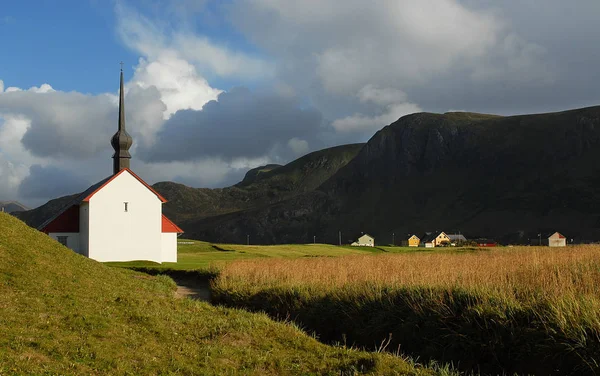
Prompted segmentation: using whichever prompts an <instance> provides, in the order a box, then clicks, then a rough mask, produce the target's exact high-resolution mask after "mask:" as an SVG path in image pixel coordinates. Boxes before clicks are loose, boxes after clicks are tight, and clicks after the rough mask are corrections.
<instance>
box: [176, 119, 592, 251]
mask: <svg viewBox="0 0 600 376" xmlns="http://www.w3.org/2000/svg"><path fill="white" fill-rule="evenodd" d="M275 171H276V170H275ZM597 187H600V107H590V108H584V109H578V110H571V111H565V112H558V113H548V114H536V115H522V116H508V117H501V116H494V115H485V114H475V113H463V112H452V113H446V114H432V113H418V114H412V115H408V116H405V117H402V118H401V119H399V120H398V121H396V122H395V123H393V124H391V125H389V126H386V127H384V128H383V129H382V130H380V131H379V132H377V133H376V134H375V135H374V136H373V137H372V138H371V139H370V140H369V142H368V143H367V144H366V145H365V146H364V147H363V148H362V149H361V150H360V152H359V153H358V154H357V155H356V157H355V158H354V159H353V160H352V161H351V162H350V163H348V164H347V165H345V166H344V167H342V168H341V169H340V170H339V171H337V172H336V173H335V174H334V175H333V176H332V177H331V178H329V179H328V180H327V181H325V182H324V183H323V184H322V185H320V186H319V187H318V188H317V189H315V190H313V191H311V192H307V193H305V194H303V195H300V196H295V197H293V198H290V199H286V200H283V201H279V202H277V203H273V204H269V205H266V206H264V207H255V208H251V209H248V210H244V211H241V212H237V213H229V214H224V215H220V216H217V217H211V218H205V219H199V220H196V221H194V222H193V223H187V224H186V227H187V229H188V230H187V231H188V233H187V236H192V237H196V238H200V239H206V240H210V241H221V242H229V241H238V242H240V241H244V240H245V235H246V234H247V235H250V237H251V239H254V241H255V242H257V243H288V242H289V243H296V242H309V241H311V240H312V237H313V236H317V239H320V241H322V242H329V243H337V242H338V231H342V240H343V241H344V242H346V241H348V240H350V239H351V238H348V237H349V236H350V235H352V236H353V235H354V234H360V232H368V233H369V234H371V235H374V236H375V237H376V242H377V243H379V244H387V243H391V241H392V233H394V234H395V238H396V239H397V240H398V239H404V238H405V237H407V235H408V234H415V233H416V234H421V233H422V232H424V231H427V230H429V231H435V230H444V231H446V232H454V231H461V233H465V234H467V235H468V236H470V237H478V236H485V237H493V238H496V239H497V240H500V241H504V242H513V243H528V242H529V241H530V240H529V239H532V238H535V239H537V234H538V233H544V234H545V233H547V232H550V231H553V230H557V231H560V232H562V233H563V234H565V235H566V236H567V237H568V238H569V239H571V238H574V239H577V240H578V241H585V240H600V197H599V196H597V195H596V194H595V192H596V189H597Z"/></svg>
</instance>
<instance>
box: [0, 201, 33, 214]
mask: <svg viewBox="0 0 600 376" xmlns="http://www.w3.org/2000/svg"><path fill="white" fill-rule="evenodd" d="M25 210H29V208H28V207H27V206H25V205H23V204H21V203H20V202H17V201H0V211H4V212H6V213H15V212H21V211H25Z"/></svg>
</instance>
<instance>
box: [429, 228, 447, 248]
mask: <svg viewBox="0 0 600 376" xmlns="http://www.w3.org/2000/svg"><path fill="white" fill-rule="evenodd" d="M444 244H446V245H447V244H450V237H449V236H448V235H446V233H445V232H443V231H442V232H441V233H440V234H439V235H438V236H436V237H435V239H434V240H433V246H434V247H439V246H440V245H444Z"/></svg>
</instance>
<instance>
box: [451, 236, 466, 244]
mask: <svg viewBox="0 0 600 376" xmlns="http://www.w3.org/2000/svg"><path fill="white" fill-rule="evenodd" d="M448 238H450V243H451V244H458V243H465V242H466V241H467V238H465V236H464V235H462V234H448Z"/></svg>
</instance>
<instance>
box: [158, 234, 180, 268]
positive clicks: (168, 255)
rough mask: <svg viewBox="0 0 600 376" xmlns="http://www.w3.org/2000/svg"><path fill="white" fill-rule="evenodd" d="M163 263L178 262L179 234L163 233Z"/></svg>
mask: <svg viewBox="0 0 600 376" xmlns="http://www.w3.org/2000/svg"><path fill="white" fill-rule="evenodd" d="M162 261H163V262H177V233H175V232H163V233H162Z"/></svg>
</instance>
